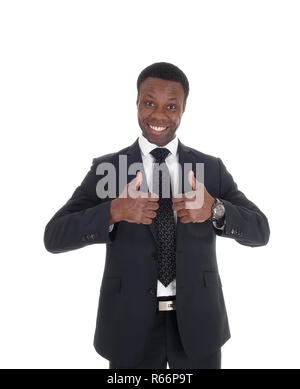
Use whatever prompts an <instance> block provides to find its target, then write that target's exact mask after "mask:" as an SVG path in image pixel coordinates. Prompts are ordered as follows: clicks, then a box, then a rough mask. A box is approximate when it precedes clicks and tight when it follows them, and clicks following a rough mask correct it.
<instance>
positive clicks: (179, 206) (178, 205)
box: [172, 201, 185, 212]
mask: <svg viewBox="0 0 300 389" xmlns="http://www.w3.org/2000/svg"><path fill="white" fill-rule="evenodd" d="M172 209H173V211H176V212H178V211H179V210H180V209H185V202H184V201H182V202H181V203H176V204H173V205H172Z"/></svg>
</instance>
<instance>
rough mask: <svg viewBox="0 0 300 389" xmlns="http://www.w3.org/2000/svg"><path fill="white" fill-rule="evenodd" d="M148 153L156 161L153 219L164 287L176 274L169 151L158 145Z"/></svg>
mask: <svg viewBox="0 0 300 389" xmlns="http://www.w3.org/2000/svg"><path fill="white" fill-rule="evenodd" d="M150 154H152V155H153V157H154V158H155V162H156V164H154V167H153V180H152V183H153V188H152V191H153V192H154V193H156V194H157V195H158V196H159V200H158V205H159V208H158V209H157V210H156V217H155V218H154V219H153V222H154V224H155V227H156V232H157V237H158V279H159V281H160V282H161V283H162V284H163V285H164V286H165V287H166V286H168V285H169V283H170V282H171V281H173V280H174V278H175V276H176V226H175V220H174V213H173V209H172V199H171V198H172V189H171V179H170V173H169V170H168V167H167V165H166V163H165V159H166V157H167V156H168V155H169V154H170V151H169V150H168V149H167V148H164V147H158V148H156V149H154V150H152V151H151V153H150ZM166 195H168V197H166Z"/></svg>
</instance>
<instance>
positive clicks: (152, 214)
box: [145, 211, 156, 219]
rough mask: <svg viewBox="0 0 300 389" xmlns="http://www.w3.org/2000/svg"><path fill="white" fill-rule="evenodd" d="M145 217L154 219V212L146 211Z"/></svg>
mask: <svg viewBox="0 0 300 389" xmlns="http://www.w3.org/2000/svg"><path fill="white" fill-rule="evenodd" d="M145 217H149V218H150V219H153V218H155V217H156V212H154V211H147V212H145Z"/></svg>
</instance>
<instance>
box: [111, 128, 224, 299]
mask: <svg viewBox="0 0 300 389" xmlns="http://www.w3.org/2000/svg"><path fill="white" fill-rule="evenodd" d="M138 142H139V146H140V150H141V155H142V161H143V165H144V171H145V175H146V181H147V184H148V188H149V191H150V192H152V177H153V164H154V162H155V158H154V157H153V155H152V154H150V152H151V151H152V150H153V149H155V148H157V147H159V146H157V145H155V144H154V143H150V142H149V141H148V140H147V139H146V138H145V137H144V136H143V135H140V137H139V140H138ZM163 147H164V148H167V149H168V150H169V151H170V154H169V155H168V156H167V157H166V160H165V162H166V165H167V167H168V169H169V172H170V178H171V187H172V194H173V195H176V194H179V172H180V171H179V169H180V167H179V166H180V165H179V157H178V152H177V149H178V138H177V137H175V138H174V139H173V140H171V142H169V143H168V144H166V145H165V146H163ZM174 218H175V223H177V212H176V211H174ZM213 224H214V226H215V227H216V225H215V223H213ZM113 226H114V225H113V224H112V225H110V226H109V232H111V231H112V229H113ZM216 228H217V227H216ZM223 228H224V226H222V227H221V228H219V229H223ZM173 295H176V278H175V279H174V280H173V281H172V282H170V284H169V285H168V286H167V287H165V286H164V285H163V284H162V283H161V282H160V281H159V280H157V296H173Z"/></svg>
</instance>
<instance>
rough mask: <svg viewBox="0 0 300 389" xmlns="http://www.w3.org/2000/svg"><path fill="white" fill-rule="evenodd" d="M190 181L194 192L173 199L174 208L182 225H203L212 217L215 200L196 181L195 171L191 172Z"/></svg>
mask: <svg viewBox="0 0 300 389" xmlns="http://www.w3.org/2000/svg"><path fill="white" fill-rule="evenodd" d="M188 180H189V183H190V185H191V187H192V190H191V191H190V192H187V193H181V194H179V195H177V196H175V197H173V199H172V201H173V206H172V208H173V210H174V211H176V212H177V216H178V217H179V218H180V221H181V222H182V223H202V222H204V221H205V220H207V219H209V218H210V217H211V215H212V210H211V207H212V205H213V204H214V202H215V198H214V197H212V196H211V195H210V194H209V193H208V191H207V190H206V188H205V186H204V185H203V184H202V183H200V182H199V181H197V180H196V178H195V176H194V172H193V170H190V171H189V174H188Z"/></svg>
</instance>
